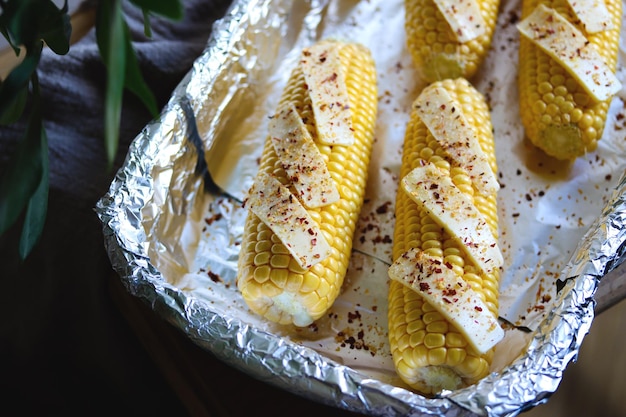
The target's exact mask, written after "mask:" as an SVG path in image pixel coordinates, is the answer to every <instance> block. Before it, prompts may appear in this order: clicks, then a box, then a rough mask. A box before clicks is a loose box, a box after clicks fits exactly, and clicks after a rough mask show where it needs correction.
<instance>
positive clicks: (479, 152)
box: [413, 86, 500, 195]
mask: <svg viewBox="0 0 626 417" xmlns="http://www.w3.org/2000/svg"><path fill="white" fill-rule="evenodd" d="M413 108H414V109H415V110H416V111H417V112H418V114H419V116H420V118H421V119H422V121H423V122H424V124H425V125H426V127H428V130H430V132H431V133H432V135H433V136H434V137H435V139H437V141H438V142H439V143H440V144H441V147H442V148H443V149H444V150H445V151H446V153H447V154H448V155H450V157H451V158H452V159H453V160H454V161H456V163H457V164H459V166H461V167H462V168H464V169H465V170H466V171H467V173H468V174H469V176H470V178H471V180H472V183H473V184H474V186H475V187H476V189H477V190H478V191H479V192H480V193H482V194H484V195H491V194H494V193H496V192H497V191H498V190H499V189H500V184H499V183H498V180H497V179H496V176H495V174H494V173H493V170H492V169H491V166H490V165H489V161H488V160H487V155H485V152H483V149H482V148H481V147H480V143H479V141H478V137H477V134H476V132H475V131H474V129H473V128H472V126H471V125H470V124H469V122H468V121H467V119H466V117H465V115H464V114H463V110H462V108H461V105H459V103H456V102H455V101H454V100H453V99H452V97H451V96H450V94H448V92H447V91H446V89H445V88H441V87H433V86H430V87H427V88H426V89H424V91H423V92H422V93H421V94H420V95H419V97H418V98H417V99H416V100H415V102H414V103H413Z"/></svg>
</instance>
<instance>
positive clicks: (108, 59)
mask: <svg viewBox="0 0 626 417" xmlns="http://www.w3.org/2000/svg"><path fill="white" fill-rule="evenodd" d="M97 14H98V19H96V40H97V42H98V47H99V49H100V54H101V56H102V58H103V60H104V63H105V65H106V67H107V87H106V93H105V107H104V144H105V150H106V155H107V162H108V165H109V167H111V166H112V165H113V161H114V159H115V154H116V152H117V145H118V139H119V126H120V119H121V113H122V94H123V92H124V83H125V81H124V78H125V77H124V75H125V72H126V56H127V53H126V45H127V40H126V39H125V38H126V31H125V24H124V19H123V17H122V6H121V3H120V2H119V1H117V0H111V1H101V2H100V3H99V4H98V12H97Z"/></svg>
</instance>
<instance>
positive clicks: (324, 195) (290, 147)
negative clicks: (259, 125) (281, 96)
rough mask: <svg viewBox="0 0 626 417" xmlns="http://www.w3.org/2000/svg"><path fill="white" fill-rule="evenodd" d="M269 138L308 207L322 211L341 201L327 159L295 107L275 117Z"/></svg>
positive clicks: (271, 122) (271, 124)
mask: <svg viewBox="0 0 626 417" xmlns="http://www.w3.org/2000/svg"><path fill="white" fill-rule="evenodd" d="M269 134H270V138H271V141H272V145H274V150H275V151H276V155H278V158H279V159H280V162H281V163H282V165H283V168H284V169H285V172H287V176H288V177H289V180H290V181H291V184H292V185H293V186H294V188H295V189H296V190H297V192H298V194H299V197H300V200H301V201H302V204H304V205H305V206H306V207H309V208H314V207H322V206H326V205H329V204H332V203H334V202H336V201H338V200H339V191H338V190H337V186H336V185H335V182H334V181H333V179H332V177H331V176H330V173H329V172H328V168H327V167H326V163H325V162H324V157H323V156H322V154H321V153H320V151H319V149H318V148H317V146H315V142H313V139H312V138H311V135H310V134H309V131H308V130H307V129H306V126H305V125H304V123H303V122H302V119H301V118H300V115H299V114H298V111H297V110H296V108H295V106H294V105H293V104H292V105H290V106H289V107H287V108H286V109H283V110H281V111H280V112H278V114H276V115H274V117H272V119H271V120H270V123H269Z"/></svg>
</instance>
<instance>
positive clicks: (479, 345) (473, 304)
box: [388, 248, 504, 353]
mask: <svg viewBox="0 0 626 417" xmlns="http://www.w3.org/2000/svg"><path fill="white" fill-rule="evenodd" d="M388 273H389V278H391V279H393V280H395V281H398V282H400V283H402V284H404V285H406V286H407V287H409V288H411V289H413V290H414V291H417V292H418V293H419V294H420V295H421V296H422V297H423V298H424V299H425V300H426V301H427V302H428V303H429V304H431V305H432V306H433V307H434V308H435V309H436V310H437V311H438V312H439V313H440V314H441V315H442V316H444V317H445V318H446V319H448V320H449V321H450V322H451V323H452V324H454V326H455V327H456V328H457V329H458V331H459V332H461V333H462V334H463V335H464V336H465V338H466V339H467V341H468V342H469V343H470V345H472V347H473V348H474V349H476V351H478V352H479V353H485V352H487V351H488V350H489V349H491V348H492V347H494V346H495V345H496V344H497V343H498V342H499V341H500V340H502V339H503V338H504V330H502V328H501V327H500V325H499V324H498V320H497V318H496V317H494V315H493V314H492V313H491V311H490V310H489V308H488V307H487V305H486V303H485V302H484V301H483V300H482V299H481V298H480V295H479V294H478V293H477V292H476V291H474V290H473V289H472V288H471V286H470V285H469V284H468V283H467V282H465V281H464V280H463V279H462V278H460V277H459V276H458V275H457V274H456V273H455V272H454V270H453V269H452V266H451V265H446V264H445V263H444V262H442V260H441V258H438V257H433V256H430V255H428V254H425V253H424V252H422V251H420V250H419V249H415V248H413V249H410V250H409V251H408V252H406V253H404V254H403V255H401V256H400V257H398V259H396V260H395V262H394V263H393V264H392V265H391V267H390V268H389V271H388Z"/></svg>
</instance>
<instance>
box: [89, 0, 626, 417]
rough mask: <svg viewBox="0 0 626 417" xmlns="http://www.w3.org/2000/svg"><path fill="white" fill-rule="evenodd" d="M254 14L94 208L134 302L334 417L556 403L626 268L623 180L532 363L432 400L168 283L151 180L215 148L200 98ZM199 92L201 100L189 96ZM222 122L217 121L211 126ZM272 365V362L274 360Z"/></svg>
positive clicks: (165, 114) (216, 49)
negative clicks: (199, 118)
mask: <svg viewBox="0 0 626 417" xmlns="http://www.w3.org/2000/svg"><path fill="white" fill-rule="evenodd" d="M252 3H255V2H254V1H252V0H239V1H235V2H234V3H233V4H232V5H231V8H230V9H229V11H228V12H227V13H226V15H225V16H224V17H223V18H222V19H221V20H219V21H217V22H216V24H215V25H214V28H213V33H212V35H211V38H210V40H209V42H208V44H207V48H206V49H205V51H204V53H203V54H202V55H201V56H200V57H199V58H198V59H197V61H196V64H195V65H194V69H193V70H192V71H190V73H189V74H188V75H187V76H186V77H185V79H184V80H183V81H182V82H181V83H180V85H179V86H178V87H177V88H176V90H175V91H174V93H173V94H172V97H171V99H170V101H169V103H168V104H167V105H166V107H165V108H164V110H163V111H162V113H161V115H160V117H159V118H158V119H157V120H155V121H153V122H152V123H150V124H149V125H148V126H146V127H145V129H144V130H143V131H142V132H141V133H140V134H139V135H138V136H137V137H136V138H135V140H134V141H133V143H132V144H131V146H130V149H129V151H128V155H127V158H126V160H125V162H124V164H123V166H122V167H121V168H120V170H119V171H118V173H117V175H116V177H115V179H114V180H113V181H112V183H111V186H110V188H109V191H108V192H107V194H105V195H104V196H103V197H102V198H101V199H100V200H99V201H98V203H97V205H96V208H95V211H96V213H97V215H98V217H99V218H100V220H101V222H102V224H103V233H104V243H105V247H106V250H107V252H108V254H109V258H110V260H111V264H112V266H113V268H114V269H115V271H116V272H117V273H118V274H119V275H120V277H121V279H122V281H123V283H124V284H125V286H126V288H127V290H128V291H129V292H130V293H131V294H133V295H134V296H137V297H139V298H141V299H143V300H144V301H145V302H147V303H148V304H150V305H151V307H152V308H153V310H154V311H155V313H156V314H158V315H160V316H162V317H163V318H165V319H166V320H168V321H169V322H170V323H172V324H173V325H174V326H176V327H177V328H179V329H180V330H182V331H183V332H184V333H185V334H186V335H187V336H188V337H189V338H190V339H192V340H193V341H194V342H195V343H196V344H198V345H199V346H201V347H203V348H204V349H206V350H207V351H210V352H212V353H213V354H214V355H216V356H217V357H218V358H220V359H221V360H223V361H224V362H226V363H228V364H230V365H232V366H234V367H236V368H238V369H240V370H243V371H244V372H246V373H248V374H250V375H252V376H254V377H256V378H258V379H260V380H263V381H266V382H267V383H271V384H273V385H275V386H278V387H281V388H283V389H285V390H288V391H291V392H293V393H296V394H299V395H302V396H304V397H307V398H310V399H313V400H316V401H320V402H323V403H326V404H329V405H333V406H337V407H341V408H345V409H348V410H352V411H356V412H360V413H365V414H370V415H381V416H382V415H385V416H392V415H398V416H400V415H402V416H418V415H433V414H435V415H442V416H460V415H471V414H478V415H491V416H504V415H507V416H512V415H517V414H519V413H520V412H522V411H523V410H525V409H528V408H531V407H533V406H535V405H538V404H541V403H543V402H545V401H547V399H548V398H549V396H550V395H551V394H552V393H553V392H554V391H556V389H557V387H558V384H559V383H560V381H561V378H562V373H563V371H564V369H565V368H566V366H567V365H568V363H569V362H570V361H572V360H575V359H576V357H577V354H578V351H579V348H580V345H581V343H582V340H583V338H584V336H585V335H586V334H587V333H588V331H589V329H590V327H591V323H592V321H593V318H594V305H595V302H594V300H593V295H594V293H595V291H596V289H597V287H598V283H599V280H600V279H601V277H603V276H604V275H605V274H606V273H608V272H610V270H612V269H614V268H615V267H616V266H617V265H618V264H619V263H620V262H621V257H622V255H623V251H624V249H623V242H624V240H625V238H624V234H625V233H626V227H624V222H625V220H626V197H625V194H624V189H625V187H626V179H624V178H622V179H621V181H620V183H619V186H618V187H617V188H616V190H615V191H614V193H613V196H612V198H611V200H610V202H609V204H607V206H606V208H605V210H604V211H603V213H602V215H601V216H600V217H599V218H598V219H597V221H596V222H595V223H594V224H593V225H592V227H591V228H590V229H589V232H588V233H587V234H586V236H585V238H584V239H583V240H582V241H581V243H580V245H579V247H578V249H577V251H576V252H575V255H574V256H573V258H572V259H571V261H570V262H569V264H568V266H567V268H566V270H565V271H564V274H563V275H562V276H564V277H567V279H565V280H564V281H563V285H562V288H561V290H560V292H559V293H558V297H559V300H558V302H557V307H556V308H555V309H554V310H553V311H552V312H551V313H550V314H549V315H548V316H547V317H546V319H545V320H544V322H543V323H542V325H541V326H540V328H539V330H538V331H537V332H536V334H535V335H534V336H533V338H532V340H531V342H530V344H529V345H528V348H527V351H526V352H525V353H524V354H523V355H522V356H521V357H519V358H518V359H517V360H515V361H514V362H513V363H512V364H510V365H509V366H508V367H506V368H505V369H504V370H503V371H502V372H501V373H499V374H492V375H490V376H488V377H487V378H485V379H483V380H482V381H480V382H479V383H478V384H476V385H474V386H472V387H469V388H466V389H462V390H459V391H455V392H449V393H444V394H442V396H441V397H440V398H435V399H428V398H425V397H422V396H421V395H418V394H414V393H412V392H409V391H407V390H405V389H402V388H398V387H394V386H391V385H389V384H385V383H383V382H381V381H378V380H375V379H372V378H369V377H367V376H366V375H363V374H360V373H358V372H355V371H354V370H352V369H350V368H348V367H345V366H342V365H340V364H338V363H335V362H333V361H331V360H329V359H327V358H325V357H323V356H322V355H320V354H319V353H317V352H315V351H313V350H311V349H309V348H305V347H302V346H300V345H298V344H296V343H293V342H290V341H287V340H285V339H282V338H280V337H276V336H274V335H272V334H269V333H266V332H264V331H261V330H259V329H256V328H254V327H251V326H250V325H248V324H246V323H243V322H241V321H240V320H238V319H234V318H232V317H225V316H222V315H220V314H218V313H216V312H215V311H213V310H211V308H210V306H208V305H206V304H205V303H203V302H200V301H199V300H196V299H194V298H192V297H189V296H188V295H186V294H185V293H183V292H182V291H180V290H179V289H177V288H175V287H174V286H172V285H171V284H169V283H168V282H166V281H165V279H164V278H163V276H162V274H161V272H160V271H158V270H157V269H156V268H155V267H154V266H153V265H152V264H151V263H150V259H149V256H148V249H147V246H148V244H147V242H146V232H145V229H144V226H143V223H142V208H143V207H144V206H145V205H146V204H148V203H149V202H150V201H151V199H153V198H154V196H155V194H158V193H164V194H165V195H167V189H166V188H167V187H168V184H164V183H158V184H157V183H155V181H154V178H153V177H152V172H153V168H154V167H155V166H158V165H159V164H165V168H163V169H168V168H167V167H169V169H171V166H172V165H173V164H174V163H176V161H178V160H179V159H180V158H181V157H182V155H188V154H189V152H190V151H195V152H196V155H198V154H199V155H202V149H193V148H194V147H195V148H199V147H202V146H207V143H206V142H205V143H204V144H201V143H197V142H198V141H197V140H196V141H194V140H193V139H194V137H196V136H197V131H196V127H195V121H194V117H195V114H196V113H197V111H198V103H199V102H202V101H201V100H200V99H198V101H195V98H197V97H199V96H200V95H203V94H207V92H210V90H211V88H212V86H213V81H214V80H216V79H217V78H218V77H220V76H221V71H223V70H224V64H225V60H226V59H227V56H228V48H229V47H230V45H231V44H232V41H233V38H234V37H237V36H241V33H243V32H245V30H246V29H247V28H246V25H248V24H249V23H250V20H249V19H245V18H244V17H245V15H246V14H247V13H249V12H250V6H251V4H252ZM200 73H201V74H200ZM190 84H194V85H195V86H196V87H197V86H198V85H200V86H201V88H195V89H190V88H188V87H189V85H190ZM219 116H220V114H219V112H216V113H215V115H214V117H219ZM208 146H210V143H209V144H208ZM196 159H197V160H200V159H202V158H196ZM163 161H166V162H163ZM187 164H188V165H189V169H188V170H187V171H186V172H188V176H187V177H186V178H178V179H177V181H178V182H183V183H185V182H189V183H193V185H192V186H190V187H189V190H191V191H190V192H189V195H188V196H187V197H185V198H187V199H189V200H191V199H193V198H194V195H193V194H194V192H196V193H197V192H202V191H203V189H202V186H201V185H198V184H201V183H202V181H201V179H200V180H199V179H198V178H200V176H198V175H197V170H198V164H197V161H195V162H193V161H192V162H187ZM200 165H201V164H200ZM179 186H180V185H179ZM160 188H165V190H163V189H160ZM183 188H184V186H183ZM182 206H184V204H183V205H182ZM270 356H271V357H273V358H274V360H273V361H267V360H265V359H266V358H267V357H270ZM277 364H278V365H279V366H277ZM285 364H298V366H284V365H285Z"/></svg>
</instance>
